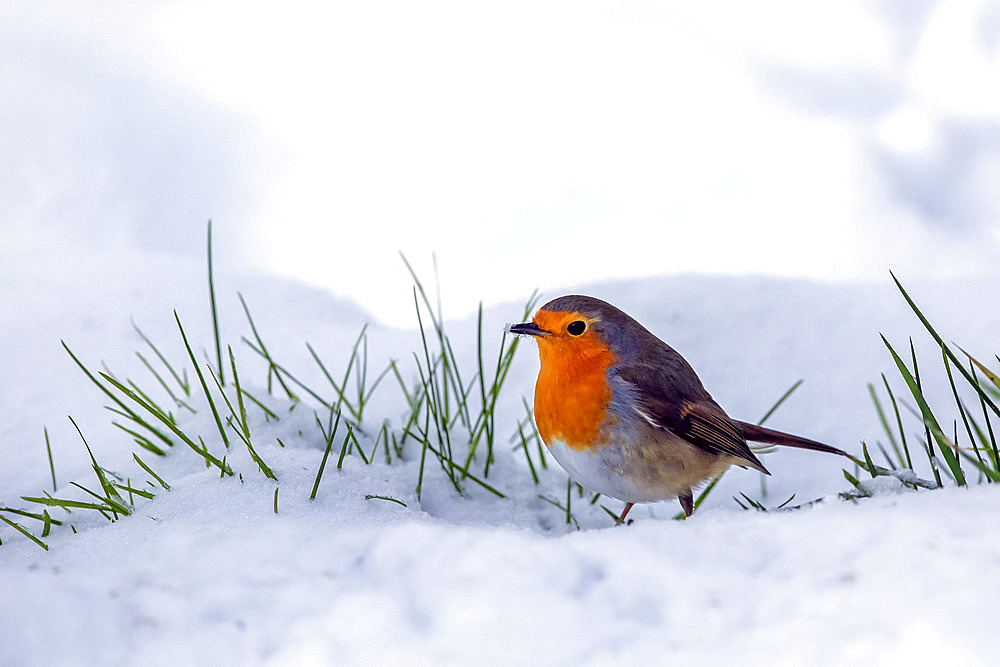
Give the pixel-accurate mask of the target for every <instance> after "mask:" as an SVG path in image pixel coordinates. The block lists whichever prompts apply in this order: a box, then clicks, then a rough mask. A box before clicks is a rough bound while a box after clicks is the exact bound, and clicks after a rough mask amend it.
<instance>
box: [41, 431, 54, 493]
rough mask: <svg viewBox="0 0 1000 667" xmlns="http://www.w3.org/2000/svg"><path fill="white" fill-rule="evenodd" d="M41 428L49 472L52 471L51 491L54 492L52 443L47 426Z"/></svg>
mask: <svg viewBox="0 0 1000 667" xmlns="http://www.w3.org/2000/svg"><path fill="white" fill-rule="evenodd" d="M42 430H43V431H44V432H45V451H46V452H48V455H49V472H50V473H52V492H53V493H55V491H56V464H55V461H54V460H53V459H52V443H51V442H49V429H48V428H43V429H42Z"/></svg>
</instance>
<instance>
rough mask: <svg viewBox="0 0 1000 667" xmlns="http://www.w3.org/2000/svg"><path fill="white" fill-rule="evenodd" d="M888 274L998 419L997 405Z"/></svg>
mask: <svg viewBox="0 0 1000 667" xmlns="http://www.w3.org/2000/svg"><path fill="white" fill-rule="evenodd" d="M889 274H890V275H891V276H892V279H893V281H894V282H895V283H896V287H898V288H899V291H900V292H901V293H902V294H903V298H904V299H906V303H907V304H909V306H910V309H911V310H913V312H914V313H915V314H916V316H917V318H918V319H919V320H920V323H921V324H923V325H924V328H925V329H927V331H928V333H930V335H931V337H932V338H933V339H934V341H935V342H936V343H937V344H938V345H939V346H941V348H942V349H943V350H944V353H945V354H947V355H948V357H949V358H950V359H951V360H952V362H954V364H955V367H956V368H958V370H959V371H960V372H961V373H962V375H963V376H965V379H966V380H967V381H968V383H969V385H971V386H972V388H973V389H974V390H975V391H976V392H977V393H978V394H979V395H980V396H981V397H982V399H983V401H985V402H986V404H987V405H988V406H989V407H990V409H991V410H992V411H993V413H994V414H996V415H997V416H998V417H1000V407H997V404H996V403H994V402H993V399H992V398H990V396H989V395H988V394H987V393H986V391H985V390H984V389H983V388H982V387H981V386H980V385H979V383H978V382H976V380H975V379H974V378H973V377H972V375H971V374H970V373H969V371H967V370H965V367H964V366H963V365H962V364H961V362H960V361H959V360H958V358H957V357H956V356H955V353H954V352H952V351H951V348H949V347H948V345H947V344H946V343H945V342H944V339H942V338H941V336H940V335H939V334H938V332H937V331H936V330H935V329H934V327H933V326H932V325H931V323H930V321H928V319H927V318H926V317H924V314H923V313H922V312H920V309H919V308H918V307H917V304H916V303H914V301H913V299H911V298H910V295H909V294H907V292H906V290H905V289H903V285H902V283H900V282H899V280H898V279H897V278H896V276H895V274H893V273H892V272H891V271H890V272H889Z"/></svg>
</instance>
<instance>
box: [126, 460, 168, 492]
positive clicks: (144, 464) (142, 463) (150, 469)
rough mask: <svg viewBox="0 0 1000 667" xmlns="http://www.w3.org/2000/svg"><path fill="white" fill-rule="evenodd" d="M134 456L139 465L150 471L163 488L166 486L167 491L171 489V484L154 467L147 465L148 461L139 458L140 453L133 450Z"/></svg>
mask: <svg viewBox="0 0 1000 667" xmlns="http://www.w3.org/2000/svg"><path fill="white" fill-rule="evenodd" d="M132 458H134V459H135V462H136V463H138V464H139V467H141V468H142V469H143V470H145V471H146V472H148V473H149V474H150V475H151V476H152V477H153V479H155V480H156V482H157V483H158V484H159V485H160V486H162V487H163V488H164V489H165V490H167V491H169V490H170V485H169V484H167V483H166V482H165V481H163V478H162V477H160V476H159V475H157V474H156V473H155V472H154V471H153V469H152V468H150V467H149V466H148V465H146V462H145V461H143V460H142V459H140V458H139V455H138V454H136V453H135V452H133V453H132Z"/></svg>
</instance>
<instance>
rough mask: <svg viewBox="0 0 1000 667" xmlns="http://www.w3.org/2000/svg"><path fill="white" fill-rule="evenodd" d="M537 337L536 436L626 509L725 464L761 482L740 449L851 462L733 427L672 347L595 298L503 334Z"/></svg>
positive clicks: (555, 304)
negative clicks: (760, 446)
mask: <svg viewBox="0 0 1000 667" xmlns="http://www.w3.org/2000/svg"><path fill="white" fill-rule="evenodd" d="M509 330H510V332H511V333H514V334H525V335H529V336H532V337H534V338H535V340H536V341H537V343H538V355H539V358H540V360H541V368H540V369H539V372H538V381H537V383H536V384H535V422H536V424H537V426H538V433H539V435H541V437H542V440H543V441H544V442H545V445H546V446H547V447H548V450H549V452H551V453H552V456H553V457H555V459H556V461H558V462H559V465H561V466H562V467H563V468H564V469H565V470H566V472H568V473H569V475H570V477H572V478H573V479H574V480H576V481H577V482H579V483H580V484H581V485H582V486H584V487H586V488H588V489H591V490H593V491H598V492H600V493H602V494H603V495H606V496H610V497H611V498H617V499H618V500H622V501H624V502H625V508H624V510H623V511H622V514H621V519H622V520H624V518H625V516H626V515H627V514H628V512H629V510H630V509H632V505H633V504H634V503H645V502H654V501H658V500H668V499H670V498H677V500H678V501H680V504H681V507H682V508H683V509H684V513H685V514H686V515H687V516H691V513H692V512H693V511H694V500H693V496H692V490H693V489H694V488H696V487H697V486H698V485H699V484H702V483H704V482H706V481H708V480H710V479H712V478H713V477H717V476H718V475H721V474H722V473H723V472H724V471H725V470H726V469H727V468H729V466H731V465H737V466H741V467H743V468H753V469H755V470H759V471H760V472H762V473H764V474H766V475H769V474H770V473H769V472H768V471H767V468H765V467H764V464H763V463H761V462H760V460H758V458H757V456H756V455H755V454H754V453H753V451H751V449H750V447H749V446H748V445H747V441H748V440H750V441H753V442H763V443H769V444H774V445H785V446H788V447H799V448H802V449H812V450H816V451H821V452H828V453H831V454H841V455H843V456H847V457H848V458H850V456H849V455H848V454H847V453H846V452H843V451H841V450H839V449H837V448H836V447H830V446H829V445H824V444H822V443H819V442H815V441H813V440H808V439H806V438H801V437H799V436H795V435H790V434H788V433H782V432H780V431H774V430H771V429H768V428H763V427H761V426H755V425H753V424H748V423H746V422H742V421H739V420H737V419H732V418H731V417H729V415H727V414H726V413H725V411H724V410H723V409H722V408H721V407H719V405H718V404H717V403H716V402H715V401H714V400H713V399H712V397H711V396H710V395H709V393H708V392H707V391H705V387H704V386H703V385H702V383H701V380H699V379H698V375H697V374H696V373H695V372H694V369H693V368H691V365H690V364H688V362H687V361H685V360H684V358H683V357H682V356H681V355H680V354H678V353H677V352H676V351H675V350H674V349H673V348H672V347H670V346H669V345H667V344H666V343H664V342H663V341H661V340H660V339H659V338H657V337H656V336H654V335H653V334H651V333H650V332H649V331H647V330H646V329H645V328H644V327H643V326H642V325H641V324H639V323H638V322H636V321H635V320H634V319H632V318H631V317H629V316H628V315H626V314H625V313H623V312H622V311H620V310H618V309H617V308H615V307H614V306H612V305H611V304H609V303H606V302H604V301H601V300H600V299H595V298H593V297H589V296H578V295H571V296H563V297H559V298H558V299H555V300H553V301H550V302H548V303H547V304H545V305H544V306H542V307H541V308H540V309H539V310H538V312H537V313H536V314H535V317H534V319H533V320H532V321H531V322H525V323H524V324H515V325H513V326H511V327H510V329H509Z"/></svg>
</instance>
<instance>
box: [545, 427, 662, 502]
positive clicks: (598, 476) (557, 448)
mask: <svg viewBox="0 0 1000 667" xmlns="http://www.w3.org/2000/svg"><path fill="white" fill-rule="evenodd" d="M548 449H549V452H550V453H551V454H552V456H553V458H555V460H556V461H557V462H558V463H559V465H560V466H562V468H563V470H565V471H566V472H567V473H569V476H570V477H572V478H573V480H574V481H576V482H579V484H580V485H581V486H583V487H584V488H586V489H590V490H591V491H597V492H598V493H600V494H602V495H605V496H608V497H609V498H617V499H618V500H622V501H625V502H627V503H648V502H654V501H657V500H664V499H666V498H670V497H673V496H676V495H677V493H676V492H675V493H674V494H673V496H671V495H670V494H669V493H667V495H664V490H663V489H649V488H646V489H642V488H639V486H637V485H636V484H635V482H633V481H632V479H631V478H630V477H628V476H627V475H626V471H625V465H624V458H623V456H622V453H621V450H620V449H619V448H618V447H613V446H612V447H597V448H593V449H585V450H580V449H573V448H572V447H570V446H568V445H567V444H566V443H564V442H562V441H560V440H554V441H553V442H552V444H551V445H549V448H548Z"/></svg>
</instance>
